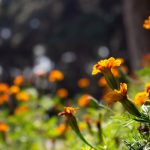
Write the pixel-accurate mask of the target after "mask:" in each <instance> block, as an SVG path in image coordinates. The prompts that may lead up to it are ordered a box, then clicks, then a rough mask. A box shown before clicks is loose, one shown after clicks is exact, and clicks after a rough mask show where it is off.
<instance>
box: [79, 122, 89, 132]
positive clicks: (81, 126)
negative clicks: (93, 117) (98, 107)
mask: <svg viewBox="0 0 150 150" xmlns="http://www.w3.org/2000/svg"><path fill="white" fill-rule="evenodd" d="M86 127H87V125H86V123H85V122H80V123H79V129H80V131H83V130H85V129H86Z"/></svg>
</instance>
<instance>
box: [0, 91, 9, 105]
mask: <svg viewBox="0 0 150 150" xmlns="http://www.w3.org/2000/svg"><path fill="white" fill-rule="evenodd" d="M8 100H9V96H8V94H7V93H3V94H1V95H0V105H3V104H4V103H6V102H8Z"/></svg>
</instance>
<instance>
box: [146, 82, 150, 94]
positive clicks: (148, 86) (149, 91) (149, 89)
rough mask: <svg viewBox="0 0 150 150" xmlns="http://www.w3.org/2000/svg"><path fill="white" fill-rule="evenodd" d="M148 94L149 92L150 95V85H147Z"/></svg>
mask: <svg viewBox="0 0 150 150" xmlns="http://www.w3.org/2000/svg"><path fill="white" fill-rule="evenodd" d="M146 92H147V93H150V83H147V84H146Z"/></svg>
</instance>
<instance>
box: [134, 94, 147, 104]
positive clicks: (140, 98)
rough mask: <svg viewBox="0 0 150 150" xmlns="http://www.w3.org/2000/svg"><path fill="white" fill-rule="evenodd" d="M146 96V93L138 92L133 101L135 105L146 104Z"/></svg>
mask: <svg viewBox="0 0 150 150" xmlns="http://www.w3.org/2000/svg"><path fill="white" fill-rule="evenodd" d="M148 95H149V94H148V93H147V92H139V93H137V94H136V96H135V98H134V100H133V101H134V103H135V104H136V105H139V106H141V105H143V104H144V103H145V102H146V100H148Z"/></svg>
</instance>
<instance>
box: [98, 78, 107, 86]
mask: <svg viewBox="0 0 150 150" xmlns="http://www.w3.org/2000/svg"><path fill="white" fill-rule="evenodd" d="M98 85H99V86H100V87H105V86H106V85H107V82H106V80H105V77H101V78H100V79H99V80H98Z"/></svg>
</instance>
